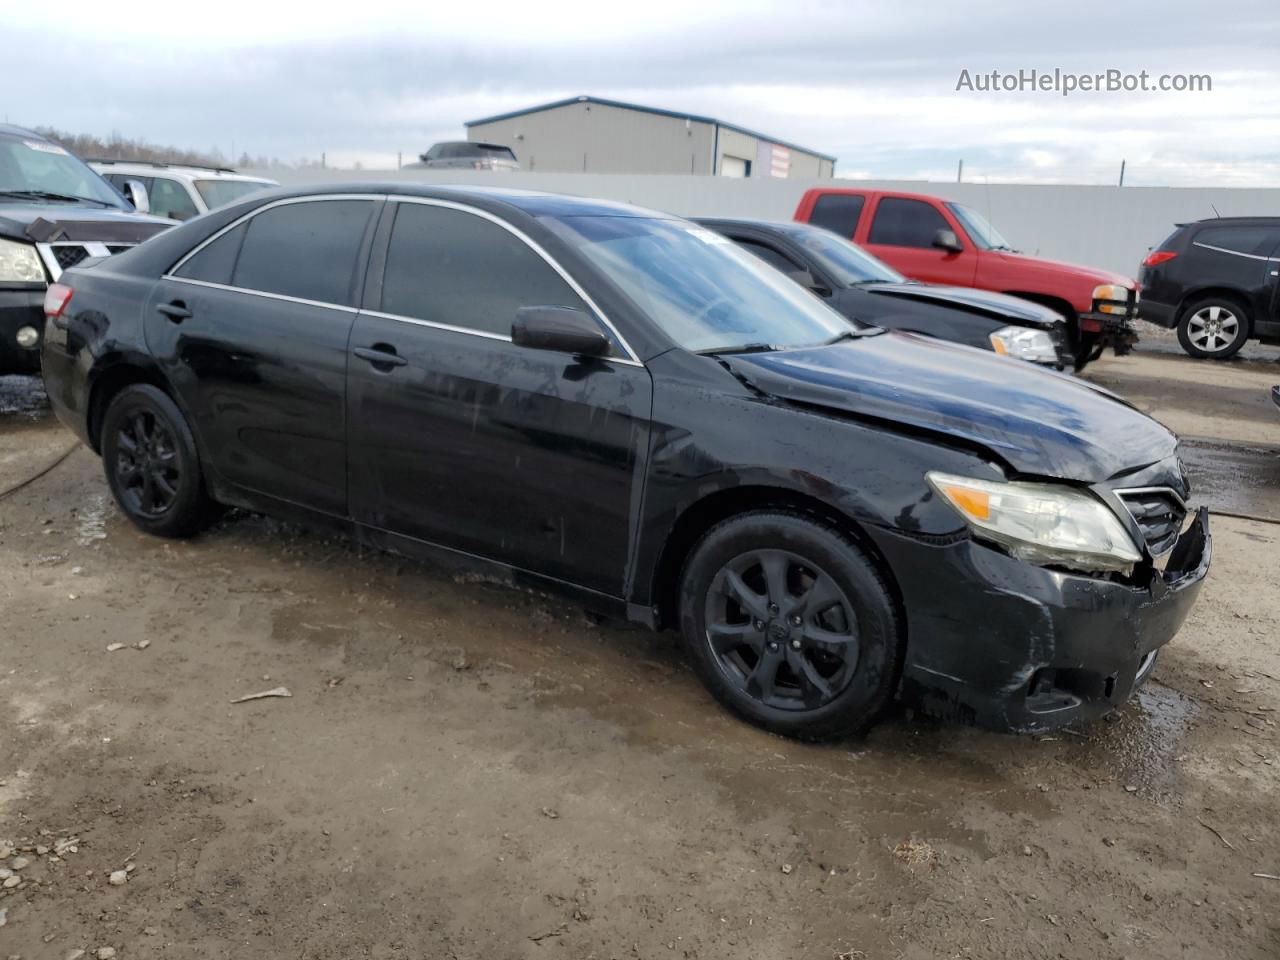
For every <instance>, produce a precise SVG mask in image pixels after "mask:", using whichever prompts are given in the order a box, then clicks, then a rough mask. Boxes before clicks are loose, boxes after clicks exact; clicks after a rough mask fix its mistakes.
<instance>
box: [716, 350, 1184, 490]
mask: <svg viewBox="0 0 1280 960" xmlns="http://www.w3.org/2000/svg"><path fill="white" fill-rule="evenodd" d="M723 360H724V361H725V362H726V363H727V364H728V365H729V367H730V368H731V369H732V370H733V372H734V373H736V374H738V375H739V376H740V377H742V378H743V379H744V380H746V381H747V382H748V383H750V384H751V385H752V386H754V387H755V388H756V389H758V390H761V391H763V392H764V393H766V394H769V395H771V396H774V397H777V398H779V399H782V400H789V401H793V402H796V403H803V404H806V405H810V406H815V407H826V408H828V409H831V410H834V411H844V412H847V413H850V414H853V415H855V416H860V417H866V418H870V419H876V420H883V421H889V422H892V423H898V424H902V425H904V426H909V427H913V428H917V429H924V430H929V431H933V432H936V433H939V434H943V435H947V436H952V437H956V438H958V439H962V440H965V441H968V442H970V443H976V444H979V445H981V446H982V447H984V448H985V449H987V450H989V451H991V453H992V454H993V455H994V456H996V457H997V458H998V459H1000V460H1002V461H1004V462H1005V463H1007V464H1008V465H1009V466H1010V467H1012V468H1013V470H1015V471H1016V472H1018V473H1021V474H1028V475H1034V476H1042V477H1054V478H1058V479H1062V480H1075V481H1082V482H1086V483H1100V482H1102V481H1104V480H1108V479H1110V478H1112V477H1114V476H1116V475H1117V474H1120V473H1123V472H1126V471H1130V470H1133V469H1135V468H1137V467H1140V466H1145V465H1147V464H1151V463H1155V462H1156V461H1159V460H1164V459H1166V458H1168V457H1170V456H1172V455H1173V454H1174V452H1175V451H1176V449H1177V445H1178V441H1177V438H1176V437H1174V435H1173V434H1172V433H1170V432H1169V430H1167V429H1166V428H1165V427H1163V426H1161V425H1160V424H1159V423H1157V422H1156V421H1155V420H1152V419H1151V418H1150V417H1148V416H1147V415H1146V414H1144V413H1142V412H1140V411H1139V410H1137V409H1135V408H1134V407H1132V406H1130V405H1129V404H1128V403H1126V402H1125V401H1123V400H1121V399H1120V398H1119V397H1117V396H1116V395H1115V394H1113V393H1110V392H1108V391H1106V390H1102V389H1100V388H1098V387H1095V386H1092V385H1091V384H1088V383H1085V382H1084V381H1081V380H1077V379H1075V378H1074V377H1068V376H1064V375H1062V374H1058V373H1053V372H1052V371H1048V370H1043V369H1041V368H1038V367H1035V366H1033V365H1032V364H1029V363H1023V362H1021V361H1018V360H1010V359H1008V358H1006V357H1000V356H997V355H996V354H993V353H988V352H985V351H981V350H973V349H970V348H968V347H961V346H956V345H955V344H950V343H945V342H943V341H940V340H934V339H930V338H928V337H919V336H916V335H913V334H902V333H887V334H885V335H883V336H870V337H860V338H858V339H857V340H851V341H845V342H841V343H837V344H833V345H831V346H826V347H809V348H802V349H798V350H783V351H777V352H774V353H755V354H730V355H726V356H724V357H723ZM851 455H856V451H853V452H851Z"/></svg>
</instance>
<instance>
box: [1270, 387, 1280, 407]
mask: <svg viewBox="0 0 1280 960" xmlns="http://www.w3.org/2000/svg"><path fill="white" fill-rule="evenodd" d="M1271 402H1272V403H1274V404H1275V405H1276V406H1277V407H1280V386H1275V387H1272V388H1271Z"/></svg>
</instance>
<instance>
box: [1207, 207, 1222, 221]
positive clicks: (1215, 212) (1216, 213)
mask: <svg viewBox="0 0 1280 960" xmlns="http://www.w3.org/2000/svg"><path fill="white" fill-rule="evenodd" d="M1209 208H1210V209H1211V210H1213V215H1214V216H1215V217H1217V218H1218V219H1219V220H1221V219H1222V214H1220V213H1219V212H1218V208H1217V207H1215V206H1214V205H1213V204H1212V203H1211V204H1209Z"/></svg>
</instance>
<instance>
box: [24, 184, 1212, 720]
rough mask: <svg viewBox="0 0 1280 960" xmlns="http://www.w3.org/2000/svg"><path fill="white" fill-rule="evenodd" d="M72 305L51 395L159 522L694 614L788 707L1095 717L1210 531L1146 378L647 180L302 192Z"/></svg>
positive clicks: (754, 712) (730, 664) (58, 308)
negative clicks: (792, 275) (1083, 362)
mask: <svg viewBox="0 0 1280 960" xmlns="http://www.w3.org/2000/svg"><path fill="white" fill-rule="evenodd" d="M46 311H47V313H48V323H47V326H46V336H45V342H44V353H43V357H44V377H45V386H46V389H47V391H48V394H49V399H50V402H51V404H52V406H53V409H54V411H55V412H56V413H57V415H58V417H59V418H60V419H61V420H62V421H63V422H64V423H66V424H67V425H68V426H69V427H70V428H71V429H72V430H73V431H74V432H75V433H76V435H77V436H79V437H80V438H81V439H82V440H84V441H85V443H87V444H88V445H89V446H90V447H91V448H92V449H93V450H95V451H98V452H100V453H101V455H102V462H103V468H104V471H105V473H106V479H107V483H108V486H109V488H110V489H111V491H112V494H113V495H114V497H115V499H116V502H117V503H118V504H119V506H120V509H121V510H122V511H123V512H124V513H125V515H126V516H127V517H128V518H129V519H130V521H131V522H132V523H134V524H135V525H136V526H137V527H138V528H139V529H141V530H144V531H147V532H150V533H152V534H156V535H160V536H187V535H191V534H193V533H195V532H196V531H198V530H200V529H202V528H203V527H205V526H206V525H207V524H208V523H209V521H210V519H211V518H212V516H213V515H214V513H215V510H216V507H215V504H217V503H221V504H236V505H239V506H242V507H247V508H249V509H254V510H262V511H266V512H269V513H277V514H284V515H289V514H294V515H299V514H300V515H303V516H306V517H309V518H312V519H316V520H321V521H327V522H328V523H330V524H336V525H338V526H339V527H340V528H342V529H346V530H348V531H350V532H352V533H354V534H355V535H356V536H357V537H359V538H360V539H362V540H363V541H364V542H367V543H369V544H372V545H375V546H379V547H383V548H387V549H392V550H396V551H400V552H404V553H406V554H410V555H417V556H425V557H431V558H436V559H442V558H448V559H449V560H451V561H452V562H453V563H454V564H463V565H464V566H470V567H472V568H473V569H474V568H477V567H478V568H479V569H481V570H483V571H485V573H486V574H487V575H488V576H496V577H498V578H500V579H502V580H504V581H508V582H513V583H520V584H527V585H529V586H536V587H537V588H539V589H550V590H557V591H561V592H567V593H569V594H570V595H572V596H574V597H576V598H578V599H579V600H580V601H581V602H582V603H583V604H584V605H586V606H587V607H589V608H591V609H593V610H597V611H600V612H603V613H606V614H611V615H615V616H625V617H628V618H629V619H632V620H635V621H638V622H641V623H644V624H647V625H649V626H654V627H658V626H662V625H670V626H678V627H679V628H680V629H681V630H682V632H683V634H684V638H685V642H686V644H687V646H688V649H689V653H690V658H691V660H692V662H693V664H694V666H695V668H696V669H697V671H698V673H699V674H700V675H701V677H702V679H703V681H704V682H705V683H706V684H707V686H708V687H709V688H710V690H711V692H712V693H713V694H714V695H715V696H716V697H717V698H719V700H720V701H721V702H723V703H724V704H726V705H727V706H728V707H730V708H731V709H733V710H735V711H737V712H738V713H739V714H741V715H742V716H743V717H745V718H747V719H748V720H750V721H751V722H753V723H757V724H759V725H761V726H763V727H766V728H767V729H770V730H773V731H775V732H778V733H784V734H790V735H794V736H801V737H808V738H821V737H832V736H837V735H843V734H847V733H850V732H856V731H859V730H862V729H865V728H866V727H867V726H868V725H870V724H871V723H873V722H874V721H875V719H876V718H877V717H878V716H879V715H880V713H881V711H882V710H883V709H884V707H885V706H886V704H888V703H889V702H890V701H891V700H892V699H893V698H895V697H899V696H901V697H903V698H904V699H906V700H908V701H909V702H911V703H912V704H915V705H918V706H921V707H923V708H924V709H926V710H928V711H930V712H933V713H938V714H941V715H944V716H951V717H954V718H958V719H962V720H966V721H971V722H976V723H983V724H988V725H991V726H996V727H1001V728H1004V729H1010V728H1012V729H1017V730H1027V731H1030V730H1043V729H1047V728H1050V727H1055V726H1059V725H1061V724H1065V723H1070V722H1072V721H1077V720H1083V719H1086V718H1089V717H1095V716H1098V715H1100V714H1102V713H1105V712H1108V711H1110V710H1111V709H1113V708H1114V707H1115V706H1116V705H1117V704H1119V703H1121V702H1123V701H1124V700H1125V699H1126V698H1127V697H1129V696H1130V694H1131V693H1132V692H1133V691H1134V689H1135V688H1136V687H1137V686H1138V685H1139V684H1141V683H1142V682H1143V680H1145V679H1146V677H1147V676H1148V675H1149V674H1150V672H1151V669H1152V665H1153V664H1154V662H1155V659H1156V655H1157V653H1158V651H1159V649H1160V647H1161V646H1162V645H1163V644H1165V643H1166V642H1168V640H1169V639H1170V638H1171V637H1172V636H1173V635H1174V633H1175V632H1176V631H1177V630H1178V627H1179V625H1180V624H1181V623H1182V621H1183V619H1184V617H1185V616H1186V615H1187V613H1188V611H1189V610H1190V608H1191V605H1192V603H1193V602H1194V599H1195V597H1196V594H1197V593H1198V591H1199V589H1200V585H1201V584H1202V583H1203V580H1204V577H1205V575H1206V573H1207V571H1208V567H1209V563H1210V554H1211V545H1210V540H1209V533H1208V526H1207V524H1208V519H1207V514H1206V513H1205V511H1204V510H1203V508H1202V509H1200V510H1199V511H1193V510H1192V508H1190V507H1188V505H1187V496H1188V493H1189V490H1188V486H1187V478H1186V474H1185V472H1184V471H1183V469H1182V467H1181V464H1180V462H1179V460H1178V456H1177V439H1176V438H1175V437H1174V436H1173V434H1172V433H1170V432H1169V431H1168V430H1167V429H1165V428H1164V427H1162V426H1161V425H1160V424H1158V423H1156V422H1155V421H1154V420H1152V419H1150V418H1149V417H1147V416H1146V415H1145V414H1143V413H1141V412H1140V411H1138V410H1136V409H1135V408H1133V407H1132V406H1130V405H1129V404H1127V403H1126V402H1124V401H1123V400H1121V399H1119V398H1117V397H1116V396H1115V395H1113V394H1111V393H1109V392H1107V391H1105V390H1101V389H1099V388H1097V387H1094V386H1092V385H1090V384H1088V383H1085V382H1084V381H1081V380H1077V379H1075V378H1070V377H1064V376H1061V375H1059V374H1056V373H1050V372H1047V371H1044V370H1041V369H1038V368H1036V367H1034V366H1032V365H1031V364H1028V363H1010V362H1008V361H1007V360H1005V359H1003V358H1001V357H997V356H995V355H993V354H989V353H982V352H979V351H976V350H969V349H966V348H963V347H958V346H955V345H954V344H950V343H944V342H942V341H940V340H934V339H930V338H927V337H918V336H908V335H903V334H898V333H894V332H891V331H890V332H886V331H883V330H880V329H871V328H868V329H861V330H860V329H855V328H854V327H853V326H852V325H851V324H850V323H849V322H848V321H847V320H846V319H845V318H844V317H843V316H841V315H840V314H838V313H836V312H835V311H834V310H832V309H831V308H830V307H828V306H827V305H826V304H825V303H823V302H821V301H819V300H818V299H817V298H815V297H814V296H812V295H811V294H809V293H807V292H806V291H804V290H802V289H801V288H800V287H799V286H797V285H796V284H795V283H793V282H792V281H790V280H788V279H787V278H786V277H784V276H782V275H781V274H779V273H778V272H777V271H776V270H774V269H773V268H771V267H768V266H766V265H765V264H764V263H762V262H761V261H760V260H759V259H757V258H756V257H754V256H752V255H751V254H749V253H747V252H745V251H743V250H741V249H739V248H738V247H736V246H735V245H734V244H733V243H730V242H727V241H726V240H725V238H723V237H721V236H719V235H718V234H715V233H712V232H711V231H709V230H707V229H705V228H703V227H699V226H697V225H695V224H692V223H690V222H689V221H687V220H681V219H678V218H674V217H670V216H667V215H664V214H660V213H654V212H652V211H648V210H641V209H639V208H636V207H631V206H628V205H625V204H619V203H611V202H605V201H598V200H589V199H584V198H580V197H563V196H555V195H551V194H544V193H533V192H526V191H508V190H493V189H489V190H485V189H480V188H475V187H466V188H461V187H460V188H449V187H426V186H422V185H417V184H411V183H406V182H402V183H399V184H396V185H393V186H385V185H378V186H368V187H361V186H359V185H356V184H351V183H345V184H341V185H333V186H330V187H312V188H309V189H304V190H289V191H280V192H276V193H274V194H273V195H270V196H267V197H264V198H262V199H258V200H255V198H252V197H251V198H249V199H247V200H245V201H243V202H242V203H240V204H238V205H237V206H235V207H234V208H232V209H229V210H221V211H218V210H215V211H213V212H212V213H209V214H206V215H205V216H203V217H201V218H199V219H198V220H194V221H191V222H189V223H185V224H182V225H181V226H178V227H175V228H173V230H171V231H170V232H168V233H166V234H163V235H161V236H159V237H156V238H155V239H154V240H151V241H149V242H148V243H146V244H143V245H142V246H141V247H139V248H138V249H136V250H133V251H131V252H130V253H128V254H125V255H124V256H120V257H112V258H108V259H106V260H103V261H99V262H96V263H93V264H90V265H86V266H84V267H82V268H78V269H74V270H71V271H68V272H67V273H66V274H65V275H64V276H63V282H62V283H60V284H57V285H55V286H54V287H51V288H50V291H49V295H48V298H47V301H46ZM282 344H284V345H287V349H282V347H281V345H282ZM1193 512H1194V516H1192V513H1193Z"/></svg>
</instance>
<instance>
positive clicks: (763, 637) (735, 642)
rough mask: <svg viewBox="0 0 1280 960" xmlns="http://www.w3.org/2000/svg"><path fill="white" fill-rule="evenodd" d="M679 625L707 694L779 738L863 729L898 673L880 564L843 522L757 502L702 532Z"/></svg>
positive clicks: (897, 639) (687, 570) (685, 580)
mask: <svg viewBox="0 0 1280 960" xmlns="http://www.w3.org/2000/svg"><path fill="white" fill-rule="evenodd" d="M680 626H681V630H682V632H683V634H684V640H685V644H686V647H687V649H688V651H689V654H690V659H691V660H692V661H693V665H694V667H695V668H696V669H697V671H698V674H699V676H700V677H701V678H702V681H703V682H704V683H705V684H706V685H707V687H708V689H710V691H711V692H712V693H713V694H714V695H715V697H716V698H717V699H718V700H720V702H721V703H723V704H724V705H725V706H727V707H729V708H730V709H732V710H734V711H735V712H737V713H738V714H740V715H741V716H742V717H744V718H745V719H747V720H749V721H751V722H752V723H755V724H757V725H758V726H761V727H764V728H765V729H767V730H771V731H773V732H775V733H781V734H784V735H787V736H793V737H800V738H802V739H810V740H819V739H828V738H832V737H840V736H848V735H852V734H857V733H861V732H862V731H864V730H866V729H867V728H868V727H869V726H870V725H871V724H872V723H874V722H875V720H876V719H877V718H878V717H879V715H880V714H881V712H882V711H883V710H884V708H885V706H886V705H887V704H888V703H889V701H890V700H891V698H892V696H893V691H894V689H895V687H896V684H897V679H898V675H899V672H900V661H901V655H902V651H903V639H902V631H901V629H900V627H899V615H898V612H897V606H896V603H895V601H894V599H893V595H892V593H891V590H890V588H889V582H888V578H887V574H886V573H885V571H883V570H882V568H881V567H880V566H879V565H878V564H876V563H875V562H873V561H872V559H871V558H870V557H869V556H868V554H867V553H866V552H865V551H864V550H863V549H862V548H861V547H860V546H859V545H858V544H857V543H856V542H854V541H853V540H852V539H851V538H850V537H849V536H847V535H846V534H845V533H844V532H843V531H841V530H838V529H836V528H835V527H832V526H830V525H828V524H826V523H824V522H822V521H820V520H818V519H816V518H812V517H809V516H806V515H803V514H799V513H792V512H788V511H781V510H760V511H754V512H750V513H744V514H741V515H739V516H736V517H732V518H730V519H728V520H725V521H723V522H721V523H720V524H718V525H716V526H715V527H713V528H712V529H711V530H709V531H708V532H707V533H706V534H705V535H704V536H703V538H702V539H701V540H700V541H699V542H698V544H697V545H696V546H695V547H694V549H693V551H692V552H691V554H690V555H689V558H688V560H687V561H686V562H685V566H684V570H683V572H682V575H681V583H680Z"/></svg>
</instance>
